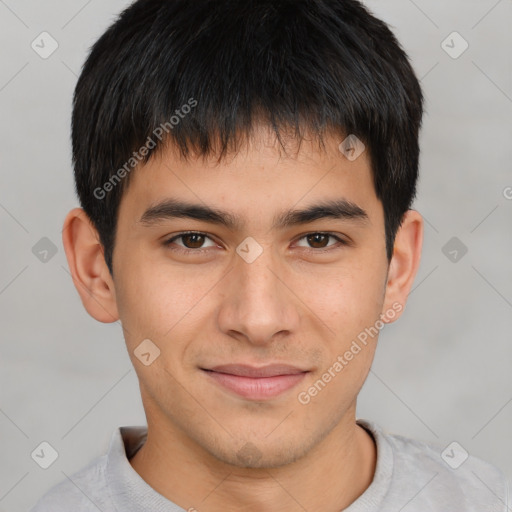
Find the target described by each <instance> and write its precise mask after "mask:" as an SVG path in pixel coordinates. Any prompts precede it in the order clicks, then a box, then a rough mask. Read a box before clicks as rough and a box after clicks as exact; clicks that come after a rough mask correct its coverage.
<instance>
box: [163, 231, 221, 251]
mask: <svg viewBox="0 0 512 512" xmlns="http://www.w3.org/2000/svg"><path fill="white" fill-rule="evenodd" d="M205 242H206V243H208V242H209V245H205ZM164 245H165V246H167V247H169V248H170V249H172V250H176V251H187V250H188V251H189V252H194V250H195V251H196V252H199V251H200V250H203V249H204V250H206V249H208V248H209V247H215V245H216V244H215V242H214V241H213V240H212V239H211V238H210V237H209V236H208V235H207V234H206V233H199V232H197V233H196V232H189V233H180V234H179V235H175V236H173V237H172V238H170V239H169V240H167V241H166V242H164ZM173 246H174V247H173Z"/></svg>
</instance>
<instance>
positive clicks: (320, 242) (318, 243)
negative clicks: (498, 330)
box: [306, 233, 332, 249]
mask: <svg viewBox="0 0 512 512" xmlns="http://www.w3.org/2000/svg"><path fill="white" fill-rule="evenodd" d="M306 238H307V241H308V243H309V244H310V245H311V247H313V249H323V248H324V247H327V243H328V242H329V238H332V237H331V236H330V235H326V234H325V233H313V234H311V235H307V236H306Z"/></svg>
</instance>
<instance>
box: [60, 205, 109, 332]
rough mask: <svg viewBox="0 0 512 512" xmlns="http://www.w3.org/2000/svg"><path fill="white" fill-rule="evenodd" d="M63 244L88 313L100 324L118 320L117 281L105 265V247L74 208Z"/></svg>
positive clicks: (86, 220)
mask: <svg viewBox="0 0 512 512" xmlns="http://www.w3.org/2000/svg"><path fill="white" fill-rule="evenodd" d="M62 243H63V245H64V250H65V252H66V258H67V260H68V265H69V270H70V271H71V277H72V278H73V283H74V285H75V288H76V289H77V291H78V293H79V295H80V298H81V299H82V304H83V305H84V307H85V309H86V310H87V312H88V313H89V314H90V315H91V316H92V317H93V318H95V319H96V320H98V321H99V322H104V323H111V322H115V321H117V320H118V319H119V314H118V311H117V303H116V295H115V288H114V282H113V280H112V276H111V275H110V272H109V270H108V267H107V264H106V262H105V258H104V255H103V246H102V245H101V243H100V241H99V235H98V232H97V231H96V229H95V228H94V226H93V224H92V222H91V221H90V219H89V217H88V216H87V214H86V213H85V211H84V210H83V209H82V208H74V209H73V210H71V211H70V212H69V213H68V214H67V216H66V219H65V221H64V227H63V230H62Z"/></svg>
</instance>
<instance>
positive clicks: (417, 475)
mask: <svg viewBox="0 0 512 512" xmlns="http://www.w3.org/2000/svg"><path fill="white" fill-rule="evenodd" d="M358 422H359V423H361V424H362V426H364V427H365V428H366V429H367V430H369V431H370V432H371V433H372V435H373V436H374V438H375V440H376V442H377V458H378V463H379V455H380V459H383V457H384V455H383V454H385V458H386V460H385V461H382V462H381V464H385V465H386V466H387V467H388V468H389V487H388V489H387V491H386V498H385V504H386V505H387V504H393V506H395V507H396V506H398V505H400V506H399V507H398V508H399V509H400V507H407V510H415V511H416V510H421V511H422V512H430V511H439V510H461V511H462V510H463V511H464V512H481V511H482V510H486V512H505V511H508V508H507V507H508V506H509V505H510V504H511V503H510V482H507V479H506V478H505V475H504V474H503V473H502V472H501V471H500V470H499V469H498V468H496V467H495V466H493V465H492V464H489V463H488V462H486V461H484V460H482V459H480V458H478V457H476V456H474V455H472V454H471V453H468V451H467V450H466V449H465V448H464V447H463V446H462V445H461V444H460V443H457V442H455V441H454V442H452V443H450V444H448V446H444V447H442V446H438V445H436V444H433V443H426V442H423V441H419V440H416V439H411V438H408V437H405V436H402V435H398V434H393V433H388V432H386V431H385V430H384V429H382V428H381V427H380V426H379V425H377V424H375V423H373V422H370V421H365V420H359V421H358ZM379 447H380V454H379Z"/></svg>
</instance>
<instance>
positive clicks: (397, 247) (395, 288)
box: [382, 210, 423, 323]
mask: <svg viewBox="0 0 512 512" xmlns="http://www.w3.org/2000/svg"><path fill="white" fill-rule="evenodd" d="M422 245H423V218H422V217H421V215H420V214H419V213H418V212H417V211H415V210H408V211H407V212H406V213H405V214H404V217H403V222H402V225H401V226H400V228H399V229H398V232H397V234H396V237H395V244H394V249H393V257H392V258H391V262H390V265H389V271H388V278H387V283H386V295H385V299H384V306H383V311H382V314H383V315H384V317H385V318H383V320H384V321H386V320H387V323H391V322H394V321H395V320H396V319H397V318H399V317H400V315H401V313H402V312H403V310H404V308H405V303H406V302H407V296H408V295H409V293H410V290H411V287H412V284H413V282H414V278H415V276H416V273H417V272H418V268H419V265H420V259H421V248H422ZM398 304H399V305H400V306H401V307H400V308H399V314H398V315H395V314H393V315H392V317H390V316H388V315H386V311H389V310H395V311H398V309H397V305H398Z"/></svg>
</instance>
